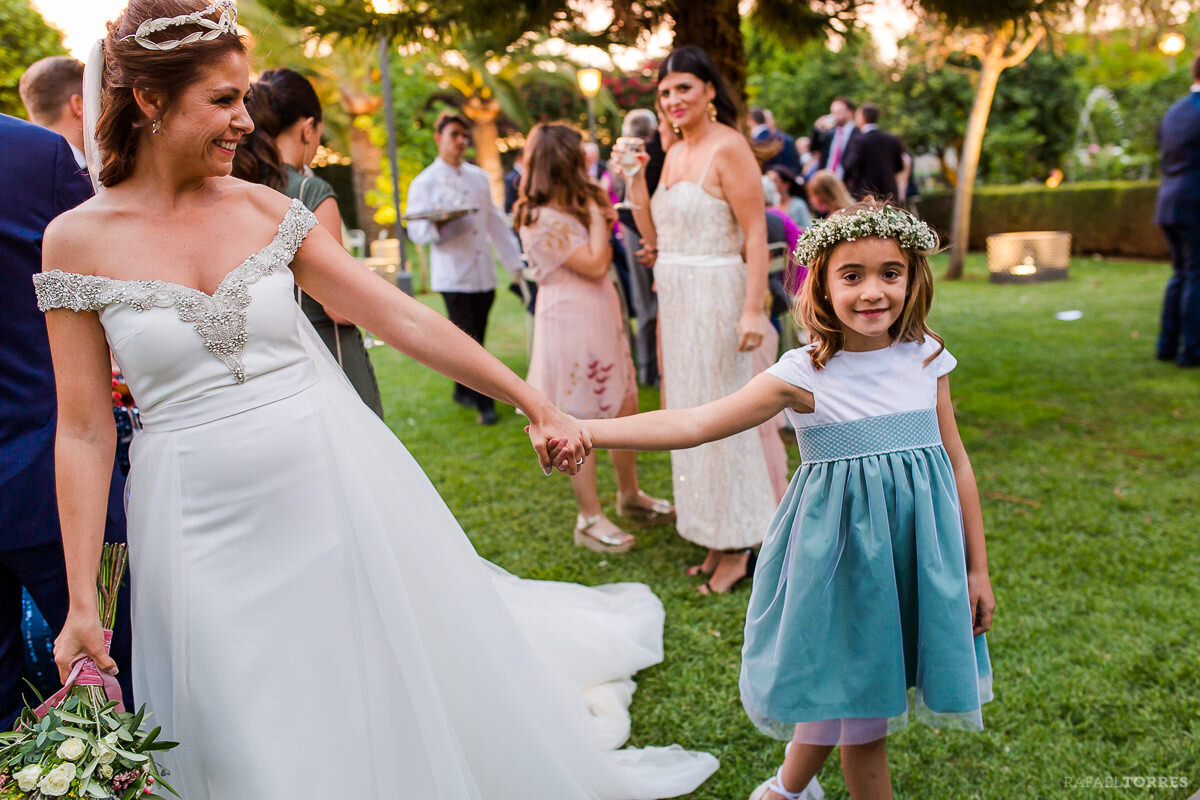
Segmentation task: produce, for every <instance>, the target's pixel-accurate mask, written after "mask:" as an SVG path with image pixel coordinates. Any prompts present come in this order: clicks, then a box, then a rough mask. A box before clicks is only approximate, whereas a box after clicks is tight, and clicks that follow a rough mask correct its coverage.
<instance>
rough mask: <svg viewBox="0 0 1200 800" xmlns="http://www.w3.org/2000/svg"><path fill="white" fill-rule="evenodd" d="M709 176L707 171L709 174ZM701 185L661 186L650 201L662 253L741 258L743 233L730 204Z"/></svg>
mask: <svg viewBox="0 0 1200 800" xmlns="http://www.w3.org/2000/svg"><path fill="white" fill-rule="evenodd" d="M705 172H706V173H707V170H705ZM703 183H704V178H703V177H701V179H700V182H699V183H692V182H691V181H677V182H675V183H674V184H672V185H671V186H664V185H662V184H659V186H658V189H657V190H655V192H654V197H652V198H651V199H650V213H651V215H652V216H653V218H654V228H655V230H656V231H657V232H658V246H659V250H660V252H663V253H670V254H678V255H696V256H730V257H734V258H738V257H740V253H741V252H742V229H741V227H739V226H738V224H737V220H736V219H735V218H734V216H733V209H731V208H730V207H729V203H727V202H725V201H724V200H722V199H721V198H719V197H716V196H714V195H711V194H709V193H708V192H706V191H705V190H704V188H703Z"/></svg>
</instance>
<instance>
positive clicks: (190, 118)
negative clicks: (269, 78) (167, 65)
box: [150, 52, 254, 177]
mask: <svg viewBox="0 0 1200 800" xmlns="http://www.w3.org/2000/svg"><path fill="white" fill-rule="evenodd" d="M249 90H250V70H249V64H248V62H247V60H246V55H245V53H240V52H230V53H226V54H225V55H224V56H223V57H221V58H220V59H219V60H217V61H214V62H213V63H212V64H210V65H208V66H206V67H205V68H204V69H203V70H202V71H201V73H200V76H199V77H198V78H197V79H196V80H194V81H193V82H192V83H191V84H189V85H188V86H187V87H186V88H185V89H184V90H183V92H182V93H181V94H180V95H179V98H178V99H177V100H176V101H175V102H174V103H173V104H172V105H171V107H170V108H168V109H167V111H166V113H165V114H163V116H162V126H161V133H160V135H158V136H154V135H153V134H151V136H150V138H152V139H158V140H161V143H160V142H158V141H156V142H154V145H156V146H157V145H160V144H161V146H162V147H164V148H167V149H168V150H169V151H170V153H171V154H172V155H173V156H176V157H178V158H179V159H181V160H183V161H185V162H187V163H188V165H189V166H190V167H193V168H194V169H195V170H196V172H198V173H200V174H201V175H202V176H204V177H219V176H223V175H228V174H230V172H232V170H233V156H234V153H235V152H236V151H237V145H238V141H239V140H240V139H241V138H242V137H243V136H245V135H246V134H248V133H250V132H251V131H253V130H254V122H253V121H252V120H251V119H250V114H249V112H247V111H246V103H245V100H246V93H247V92H248V91H249Z"/></svg>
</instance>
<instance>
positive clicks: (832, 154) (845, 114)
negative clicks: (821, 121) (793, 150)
mask: <svg viewBox="0 0 1200 800" xmlns="http://www.w3.org/2000/svg"><path fill="white" fill-rule="evenodd" d="M856 107H857V106H855V104H854V101H853V100H851V99H850V98H849V97H835V98H834V100H833V102H832V103H830V104H829V114H830V116H832V117H833V128H832V130H830V132H829V138H828V141H827V147H826V148H825V150H824V151H823V152H822V159H821V169H827V170H829V171H830V172H832V173H833V174H834V175H836V176H838V177H839V178H843V177H844V174H845V169H846V167H845V163H844V162H845V160H846V153H847V152H848V149H849V147H850V144H851V142H853V141H854V139H855V138H856V137H857V136H858V135H859V133H858V126H857V125H855V123H854V109H855V108H856Z"/></svg>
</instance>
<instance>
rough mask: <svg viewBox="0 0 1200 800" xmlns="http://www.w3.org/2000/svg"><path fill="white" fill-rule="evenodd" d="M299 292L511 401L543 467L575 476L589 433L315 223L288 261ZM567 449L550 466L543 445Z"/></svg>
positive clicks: (476, 386) (437, 367)
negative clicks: (525, 422)
mask: <svg viewBox="0 0 1200 800" xmlns="http://www.w3.org/2000/svg"><path fill="white" fill-rule="evenodd" d="M292 271H293V272H294V273H295V275H296V279H297V281H298V282H299V283H300V285H301V286H302V287H304V290H305V291H306V292H308V293H309V294H310V295H312V296H313V297H315V298H316V299H317V300H318V301H319V302H321V303H323V304H325V305H330V306H333V307H334V308H336V309H338V311H340V312H341V313H342V314H344V315H346V316H347V317H348V318H349V319H351V320H353V321H354V322H355V323H357V324H358V325H361V326H363V327H364V328H366V329H367V330H369V331H371V333H373V334H375V335H376V336H378V337H379V338H381V339H383V340H384V341H385V342H387V343H388V344H390V345H391V346H392V347H394V348H396V349H397V350H399V351H400V352H402V353H404V354H406V355H409V356H412V357H413V358H415V359H416V360H417V361H420V362H421V363H422V364H425V365H426V366H428V367H431V368H433V369H435V370H437V371H438V372H440V373H442V374H443V375H446V376H447V377H449V378H452V379H454V380H455V381H457V382H458V383H462V384H466V385H467V386H470V387H471V388H472V389H475V390H476V391H479V392H483V393H484V394H486V395H489V396H491V397H494V398H496V399H497V400H499V401H501V402H503V403H508V404H509V405H513V406H516V407H517V408H520V409H521V410H522V411H523V412H525V414H526V416H528V417H529V421H530V426H529V438H530V440H531V441H532V443H533V447H534V450H536V451H537V454H538V460H539V462H540V463H541V465H542V469H543V470H544V471H547V474H549V472H548V470H549V469H550V467H551V466H553V467H557V468H558V469H560V470H562V471H564V472H567V473H569V474H572V475H573V474H575V472H576V470H577V469H578V466H577V463H582V460H583V458H585V457H586V456H587V455H588V453H589V452H590V451H591V439H590V437H589V436H588V434H587V432H586V431H585V430H584V429H583V427H582V426H581V425H580V424H579V423H578V422H577V421H576V420H574V419H573V418H571V417H569V416H567V415H565V414H563V413H562V412H560V411H559V410H558V409H557V408H555V407H554V405H553V404H551V403H550V401H549V400H547V399H546V396H545V395H544V394H542V393H541V392H540V391H538V390H537V389H535V388H533V387H532V386H530V385H529V384H527V383H525V381H523V380H521V379H520V378H519V377H517V376H516V375H515V374H514V373H513V371H512V370H510V369H509V368H508V367H506V366H504V364H502V363H500V361H499V359H497V358H496V357H495V356H493V355H492V354H491V353H489V352H488V351H486V350H484V349H483V348H482V347H481V346H479V344H478V343H476V342H475V340H474V339H472V338H471V337H470V336H468V335H467V334H465V333H463V332H462V331H461V330H459V329H458V327H456V326H455V325H454V324H453V323H452V322H450V321H449V320H448V319H446V318H445V317H443V316H442V315H441V314H438V313H437V312H436V311H434V310H432V309H430V308H428V307H426V306H425V305H424V304H422V303H419V302H417V301H416V300H414V299H412V298H411V297H409V296H408V295H406V294H405V293H404V292H402V291H400V290H399V289H397V288H396V287H395V286H393V285H392V284H390V283H388V282H387V281H386V280H384V279H383V278H380V277H379V276H378V275H375V274H373V273H371V272H369V271H368V270H365V269H363V267H362V265H360V264H359V263H358V262H357V261H356V260H355V259H354V257H353V256H351V255H350V254H349V253H347V252H346V251H345V250H344V249H342V247H341V246H339V245H338V244H337V243H336V242H334V240H333V239H332V238H331V237H330V236H329V234H328V233H327V232H326V231H324V230H322V229H321V228H320V227H316V228H314V229H313V230H312V231H311V232H310V233H309V234H308V237H307V238H306V239H305V240H304V244H303V245H302V246H301V247H300V250H299V251H298V252H297V253H296V258H295V259H294V260H293V262H292ZM556 440H557V447H555V448H554V449H555V450H558V451H564V452H567V451H569V453H570V457H561V458H560V459H559V460H558V461H556V463H554V464H551V457H550V453H549V452H548V451H547V444H548V443H550V442H554V441H556Z"/></svg>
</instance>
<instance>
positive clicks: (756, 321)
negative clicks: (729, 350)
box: [737, 308, 771, 353]
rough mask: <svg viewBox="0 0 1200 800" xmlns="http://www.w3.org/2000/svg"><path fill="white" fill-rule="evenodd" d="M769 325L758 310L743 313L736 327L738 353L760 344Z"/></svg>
mask: <svg viewBox="0 0 1200 800" xmlns="http://www.w3.org/2000/svg"><path fill="white" fill-rule="evenodd" d="M770 324H771V323H770V322H768V321H767V317H766V315H765V314H763V312H762V311H761V310H760V309H757V308H756V309H751V310H746V311H743V312H742V318H741V319H740V320H738V327H737V334H738V351H739V352H742V353H745V352H747V351H750V350H753V349H754V348H756V347H758V346H759V345H760V344H762V343H763V339H764V338H765V337H766V335H767V326H768V325H770Z"/></svg>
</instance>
